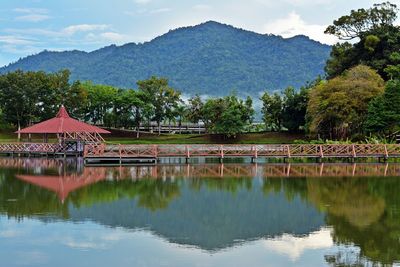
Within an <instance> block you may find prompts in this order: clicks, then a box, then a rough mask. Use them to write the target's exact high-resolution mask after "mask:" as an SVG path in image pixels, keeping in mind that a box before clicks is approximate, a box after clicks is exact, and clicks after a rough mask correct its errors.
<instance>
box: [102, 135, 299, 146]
mask: <svg viewBox="0 0 400 267" xmlns="http://www.w3.org/2000/svg"><path fill="white" fill-rule="evenodd" d="M304 138H305V136H304V135H301V134H288V133H251V134H242V135H239V136H238V137H237V138H229V139H226V138H223V137H222V136H220V135H209V134H204V135H198V134H182V135H179V134H163V135H160V136H158V135H145V136H142V137H140V138H139V139H136V138H135V137H117V136H105V139H106V141H107V143H112V144H290V143H293V142H294V140H297V139H304Z"/></svg>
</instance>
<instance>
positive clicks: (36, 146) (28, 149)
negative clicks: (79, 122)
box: [0, 143, 83, 157]
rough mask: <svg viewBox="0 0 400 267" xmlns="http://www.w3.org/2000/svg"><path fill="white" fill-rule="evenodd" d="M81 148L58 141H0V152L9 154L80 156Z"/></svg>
mask: <svg viewBox="0 0 400 267" xmlns="http://www.w3.org/2000/svg"><path fill="white" fill-rule="evenodd" d="M82 152H83V148H81V149H80V148H79V147H78V146H77V144H76V143H75V144H69V143H65V144H60V143H9V144H1V143H0V154H2V155H9V156H28V157H30V156H32V157H44V156H53V157H67V156H80V155H82V154H83V153H82Z"/></svg>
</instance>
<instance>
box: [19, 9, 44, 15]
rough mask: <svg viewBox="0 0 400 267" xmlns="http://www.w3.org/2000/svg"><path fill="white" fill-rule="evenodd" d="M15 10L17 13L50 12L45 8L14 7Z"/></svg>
mask: <svg viewBox="0 0 400 267" xmlns="http://www.w3.org/2000/svg"><path fill="white" fill-rule="evenodd" d="M14 11H15V12H17V13H28V14H32V13H39V14H47V13H49V10H48V9H45V8H14Z"/></svg>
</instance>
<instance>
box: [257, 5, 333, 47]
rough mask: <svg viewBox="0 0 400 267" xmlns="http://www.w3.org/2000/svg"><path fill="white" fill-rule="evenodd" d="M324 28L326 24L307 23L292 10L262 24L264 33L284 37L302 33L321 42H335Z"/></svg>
mask: <svg viewBox="0 0 400 267" xmlns="http://www.w3.org/2000/svg"><path fill="white" fill-rule="evenodd" d="M325 29H326V25H316V24H307V23H306V22H305V21H304V20H303V19H302V18H301V17H300V16H299V15H298V14H297V13H296V12H294V11H293V12H291V13H290V14H289V15H288V16H287V17H285V18H281V19H277V20H275V21H273V22H270V23H268V24H266V25H264V30H265V32H266V33H272V34H277V35H281V36H283V37H285V38H288V37H293V36H295V35H301V34H302V35H306V36H308V37H310V38H311V39H313V40H317V41H319V42H321V43H325V44H334V43H336V42H337V41H338V39H337V38H336V37H334V36H332V35H327V34H324V31H325Z"/></svg>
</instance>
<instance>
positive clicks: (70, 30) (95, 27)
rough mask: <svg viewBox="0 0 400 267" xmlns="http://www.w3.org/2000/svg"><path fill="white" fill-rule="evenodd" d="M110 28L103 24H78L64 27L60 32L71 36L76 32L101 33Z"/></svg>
mask: <svg viewBox="0 0 400 267" xmlns="http://www.w3.org/2000/svg"><path fill="white" fill-rule="evenodd" d="M109 27H110V26H109V25H105V24H78V25H71V26H68V27H65V28H64V29H63V30H62V32H63V33H65V34H67V35H73V34H75V33H77V32H90V31H102V30H106V29H108V28H109Z"/></svg>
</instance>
